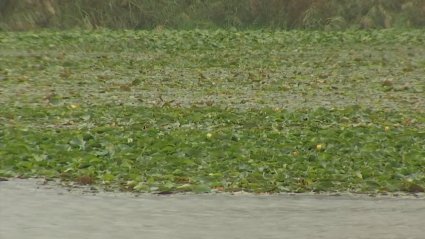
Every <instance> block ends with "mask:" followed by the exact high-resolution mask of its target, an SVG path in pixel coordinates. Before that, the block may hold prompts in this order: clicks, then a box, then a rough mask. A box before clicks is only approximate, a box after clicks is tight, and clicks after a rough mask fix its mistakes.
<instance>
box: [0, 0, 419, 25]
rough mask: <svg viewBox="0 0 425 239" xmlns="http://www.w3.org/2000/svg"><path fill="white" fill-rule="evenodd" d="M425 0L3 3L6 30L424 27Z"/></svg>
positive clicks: (47, 0) (1, 16)
mask: <svg viewBox="0 0 425 239" xmlns="http://www.w3.org/2000/svg"><path fill="white" fill-rule="evenodd" d="M424 15H425V1H423V0H345V1H341V0H315V1H312V0H177V1H176V0H67V1H59V0H26V1H16V0H2V1H0V29H2V30H11V31H14V30H34V29H40V28H48V29H62V30H63V29H75V28H78V29H85V30H92V29H105V28H106V29H130V30H134V29H137V30H141V29H145V30H146V29H154V28H158V29H179V30H189V29H194V28H200V29H217V28H229V29H230V28H235V29H238V30H242V29H245V30H246V29H250V30H253V29H264V28H267V29H308V30H346V29H351V30H357V29H383V28H385V29H388V28H423V27H424V26H425V18H424V17H423V16H424Z"/></svg>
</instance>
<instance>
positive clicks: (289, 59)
mask: <svg viewBox="0 0 425 239" xmlns="http://www.w3.org/2000/svg"><path fill="white" fill-rule="evenodd" d="M424 36H425V33H424V31H420V30H413V31H404V32H402V31H392V30H386V31H359V32H307V31H304V32H303V31H290V32H272V31H240V32H238V31H199V30H193V31H162V32H154V31H152V32H147V31H140V32H137V31H122V32H114V31H100V32H74V31H68V32H20V33H6V32H3V33H1V34H0V42H1V44H0V72H1V75H0V103H1V105H2V107H0V124H1V125H0V127H1V128H0V129H1V130H0V139H1V140H0V176H1V177H3V178H4V179H6V178H7V177H36V176H40V177H46V178H48V179H56V178H57V179H61V180H62V182H63V183H64V184H66V185H72V184H77V183H79V184H93V185H100V186H102V187H103V188H105V189H111V190H112V189H121V190H131V191H141V192H158V193H173V192H187V191H190V192H210V191H212V190H213V191H238V190H245V191H250V192H307V191H316V192H321V191H325V192H334V191H335V192H364V193H366V192H382V193H387V192H395V191H407V192H422V191H424V187H425V182H424V181H425V129H424V126H425V110H424V109H425V100H424V99H425V81H424V75H425V49H424V48H423V44H424V42H423V41H424V39H425V37H424Z"/></svg>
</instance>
